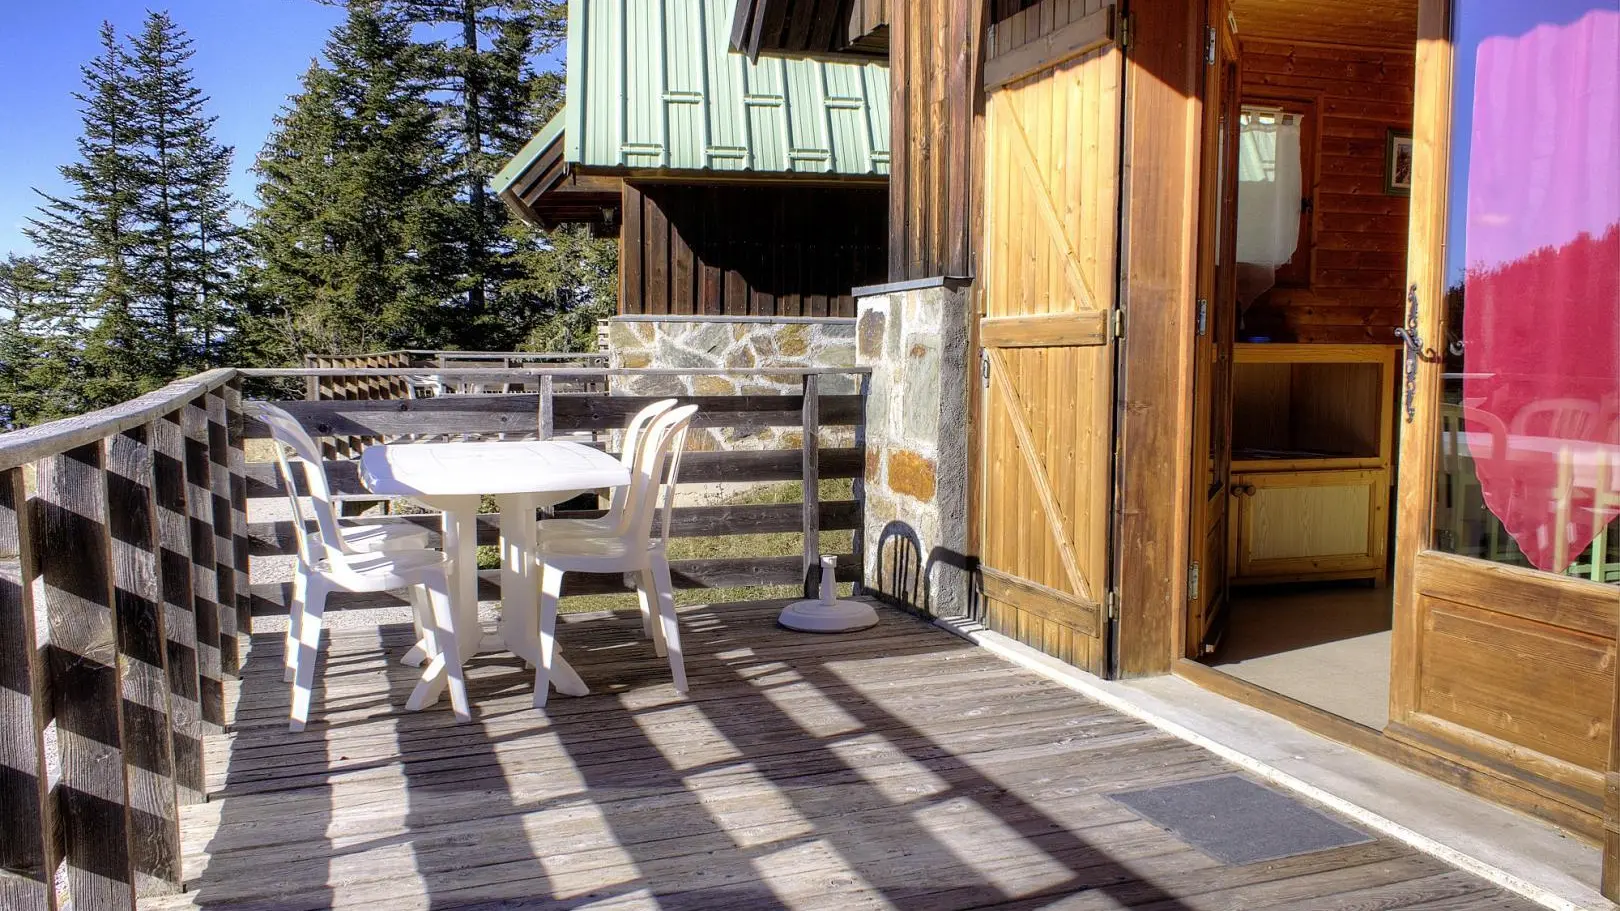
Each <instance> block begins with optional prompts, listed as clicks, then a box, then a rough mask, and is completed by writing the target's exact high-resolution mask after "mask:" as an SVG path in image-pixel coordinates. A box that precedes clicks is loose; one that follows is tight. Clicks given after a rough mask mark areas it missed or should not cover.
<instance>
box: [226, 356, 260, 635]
mask: <svg viewBox="0 0 1620 911" xmlns="http://www.w3.org/2000/svg"><path fill="white" fill-rule="evenodd" d="M224 393H225V436H226V441H227V444H228V445H229V447H230V450H229V454H228V456H227V457H226V471H227V472H228V474H229V478H230V484H229V488H230V500H231V563H232V569H234V570H235V576H236V584H235V589H236V592H235V594H236V633H237V635H238V636H240V637H242V638H243V639H246V638H247V637H249V636H251V635H252V634H253V598H252V595H251V593H250V592H251V588H250V586H249V584H248V583H249V581H250V580H249V579H248V536H247V451H246V450H245V449H244V448H243V444H242V380H241V378H240V377H238V378H237V379H233V380H231V382H230V384H229V385H227V386H226V387H225V389H224Z"/></svg>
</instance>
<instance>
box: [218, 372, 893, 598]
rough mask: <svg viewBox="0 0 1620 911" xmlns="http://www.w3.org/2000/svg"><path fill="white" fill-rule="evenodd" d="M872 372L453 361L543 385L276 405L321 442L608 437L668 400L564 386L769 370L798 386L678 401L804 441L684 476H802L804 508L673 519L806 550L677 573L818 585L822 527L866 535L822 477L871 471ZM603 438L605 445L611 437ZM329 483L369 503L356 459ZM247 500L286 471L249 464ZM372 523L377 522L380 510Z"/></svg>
mask: <svg viewBox="0 0 1620 911" xmlns="http://www.w3.org/2000/svg"><path fill="white" fill-rule="evenodd" d="M404 372H409V371H407V370H403V369H401V368H361V369H359V370H355V371H344V370H341V369H338V368H320V369H309V368H306V369H302V370H294V369H287V370H246V371H243V373H244V374H245V375H247V376H250V377H265V378H274V377H287V376H304V377H309V376H312V375H313V376H315V377H316V378H321V379H325V378H328V377H332V378H335V377H338V376H340V375H345V374H347V375H349V377H350V378H351V379H354V378H363V379H375V380H380V379H386V378H388V377H391V376H395V375H398V374H400V373H404ZM865 373H866V371H864V370H862V369H858V368H825V369H822V368H813V369H802V368H801V369H755V370H732V371H719V372H717V371H714V370H707V369H692V370H657V369H635V370H631V369H619V370H611V369H606V368H568V367H544V368H525V369H509V370H504V371H502V370H484V369H481V368H448V369H446V370H445V371H444V374H445V375H446V376H448V377H451V378H456V377H460V378H464V379H472V378H476V379H482V380H485V381H489V382H497V381H499V382H505V383H510V384H511V385H513V386H528V387H530V388H534V389H536V391H535V392H524V393H496V394H488V393H486V394H478V395H443V396H437V397H433V398H427V399H392V400H356V401H319V402H308V401H304V402H298V401H283V402H278V403H277V404H278V405H280V406H281V407H282V408H285V409H286V410H287V411H289V412H291V413H292V414H293V415H294V416H295V417H297V418H298V419H299V421H300V422H301V423H302V424H303V425H304V428H305V429H306V430H307V431H308V432H309V433H310V434H311V435H312V436H315V437H317V438H357V439H386V440H390V441H408V440H411V439H413V438H421V437H432V438H437V437H444V436H447V435H451V436H454V435H466V436H472V437H486V438H493V437H496V436H503V437H507V438H512V437H517V438H529V439H534V438H539V439H550V438H552V437H554V436H564V435H568V436H574V437H576V438H579V437H582V436H583V437H585V438H586V439H601V440H603V441H604V444H611V443H612V440H611V439H610V437H611V436H612V434H611V431H613V430H616V429H619V428H622V427H623V426H624V424H625V422H626V421H627V420H628V418H629V417H630V415H632V414H634V413H635V412H636V411H637V410H639V409H640V408H641V407H643V406H644V405H646V404H648V403H649V402H652V401H654V400H655V399H656V398H660V397H661V396H621V395H612V396H610V395H606V394H605V393H602V392H596V393H585V392H573V393H568V392H560V391H558V388H559V387H563V386H565V385H569V384H577V383H578V382H579V381H582V380H592V381H595V382H594V385H596V386H598V387H605V385H606V381H607V380H608V378H609V377H612V376H624V377H636V376H669V377H680V376H712V375H719V374H723V375H725V376H729V377H733V378H746V377H748V376H757V377H770V378H773V379H775V380H777V381H780V380H782V379H784V378H789V377H791V378H796V379H798V381H799V390H798V392H797V394H790V395H783V394H772V393H764V394H757V395H735V396H687V397H683V398H682V399H681V400H682V401H683V402H691V403H693V404H696V405H697V406H698V407H699V409H700V410H699V413H698V418H697V421H696V423H695V427H697V428H699V429H700V430H701V429H707V428H730V429H731V430H732V431H734V432H748V431H757V430H761V429H764V428H791V429H793V430H797V431H798V438H799V439H800V440H802V441H803V445H802V446H801V447H799V448H794V449H752V450H731V451H712V450H711V451H693V452H689V453H688V454H687V455H686V457H685V459H684V460H683V462H682V466H681V478H680V480H681V484H682V486H683V487H684V486H688V485H693V486H696V485H713V484H720V483H730V484H749V483H762V482H794V481H797V482H802V485H803V494H802V498H801V501H800V502H798V503H772V504H759V505H725V506H684V507H677V508H676V509H675V512H674V514H673V516H672V518H671V532H672V535H673V536H674V537H677V538H681V537H714V536H722V535H749V534H765V533H780V532H800V533H802V534H803V535H804V541H803V553H802V554H800V555H797V556H782V555H774V556H744V557H722V558H709V559H692V560H676V561H675V562H674V563H673V564H672V566H671V569H672V575H673V577H674V581H675V585H676V587H677V588H731V587H741V586H754V585H793V586H800V585H803V586H806V587H807V588H810V590H813V586H814V583H815V581H816V580H817V579H818V577H819V575H818V574H819V567H820V563H819V559H818V558H819V555H820V551H821V540H820V535H821V532H823V531H853V532H855V533H856V536H857V538H858V535H859V531H860V527H861V515H862V506H861V501H860V490H861V485H860V483H859V482H858V480H857V481H856V483H854V484H853V485H852V488H853V490H854V491H855V493H854V495H853V496H852V497H851V498H849V499H839V500H833V501H825V502H824V501H822V500H821V498H820V483H819V482H820V481H821V480H826V479H859V478H861V477H862V476H863V475H864V472H865V451H864V449H863V448H862V445H861V441H862V440H863V439H864V433H863V432H862V419H863V415H864V399H863V396H862V395H861V394H859V393H858V392H857V391H855V390H856V389H858V388H859V386H860V382H861V378H863V377H864V375H865ZM836 376H844V377H854V378H855V379H854V381H853V382H851V381H846V384H847V385H849V386H850V387H851V391H849V392H847V393H845V394H841V395H824V394H822V392H821V389H822V387H823V385H825V383H826V382H828V380H827V378H828V377H836ZM829 428H847V430H846V431H845V433H844V435H845V436H846V437H847V440H846V442H848V443H849V445H844V446H835V447H827V448H823V447H822V446H821V445H820V444H819V438H820V436H821V435H822V432H823V431H824V430H826V429H829ZM245 433H246V435H247V436H248V437H249V438H254V437H264V436H268V430H267V429H266V428H264V427H263V426H262V425H260V424H259V423H258V422H257V421H256V420H253V419H251V418H250V419H249V420H248V423H247V425H246V428H245ZM604 444H599V445H604ZM326 473H327V477H328V479H329V480H330V482H331V484H332V488H333V491H334V493H335V494H336V495H338V496H340V497H354V498H359V499H365V498H367V497H368V494H367V492H366V490H365V488H364V486H363V485H362V484H361V483H360V478H359V474H358V471H357V464H356V462H355V461H354V460H352V459H348V458H336V459H332V460H330V461H328V462H327V463H326ZM247 477H248V496H249V498H250V499H253V498H259V497H282V496H284V494H283V493H282V489H281V487H280V482H279V479H278V475H277V474H276V472H275V471H274V470H273V465H272V464H271V463H269V462H253V463H249V465H248V468H247ZM599 514H600V513H598V512H593V511H564V512H560V513H558V515H559V516H561V517H570V518H572V517H589V516H593V515H599ZM499 519H500V517H499V515H495V514H490V515H485V516H481V517H480V523H479V536H478V541H479V543H480V544H494V543H496V541H497V535H498V528H499ZM367 521H375V519H374V518H371V519H368V520H367ZM383 521H389V522H411V523H415V524H418V525H422V526H424V527H426V528H429V529H430V530H432V531H434V532H437V530H438V528H439V518H438V516H437V515H416V516H397V517H392V518H388V519H385V520H383ZM249 539H250V542H251V545H252V548H253V553H254V554H255V555H260V556H272V555H286V554H291V553H292V552H293V546H294V545H293V539H292V526H291V524H289V523H285V522H282V523H254V524H253V525H252V526H251V527H250V529H249ZM859 552H860V549H859V542H858V541H857V544H856V546H855V547H852V548H851V552H850V553H845V554H840V555H839V557H840V559H839V578H840V580H841V581H859V578H860V564H861V561H860V560H859V559H857V558H856V556H855V554H857V553H859ZM486 578H487V579H488V580H489V582H490V584H498V574H494V573H491V574H490V575H489V576H487V577H486ZM568 585H569V587H568V588H567V589H566V590H565V594H569V595H574V594H600V593H611V592H623V591H629V590H630V589H628V588H626V587H625V584H624V580H623V578H622V577H620V576H599V577H598V576H583V575H582V576H578V577H574V576H570V577H569V579H568ZM253 594H254V601H255V607H254V610H255V612H271V611H281V610H284V606H283V605H284V604H285V599H286V597H287V596H288V591H287V588H286V586H284V585H275V584H271V585H264V586H255V587H254V591H253Z"/></svg>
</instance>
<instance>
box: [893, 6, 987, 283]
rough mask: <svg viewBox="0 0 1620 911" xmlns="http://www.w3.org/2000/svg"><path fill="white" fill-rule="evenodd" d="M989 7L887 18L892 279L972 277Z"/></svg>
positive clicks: (901, 10)
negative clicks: (983, 44) (982, 70)
mask: <svg viewBox="0 0 1620 911" xmlns="http://www.w3.org/2000/svg"><path fill="white" fill-rule="evenodd" d="M986 12H987V9H986V3H985V0H908V2H905V3H893V4H891V6H890V9H889V93H890V95H889V98H890V103H889V129H890V133H891V137H892V138H891V146H890V148H891V150H892V151H891V153H890V161H889V230H890V235H889V237H890V239H889V280H890V281H906V280H910V279H920V278H935V277H939V276H949V277H953V278H969V277H972V276H973V275H975V274H976V270H977V266H976V262H975V259H976V254H975V251H976V245H977V238H978V233H979V228H978V224H979V211H978V209H979V204H978V199H979V189H978V188H979V185H980V183H981V180H982V175H981V174H980V173H978V170H977V168H976V162H978V161H979V159H980V156H981V154H982V153H981V147H982V144H983V119H984V92H983V88H982V80H981V78H980V66H981V62H980V61H981V55H980V53H979V46H980V43H981V39H982V36H983V34H984V26H985V21H984V19H985V14H986Z"/></svg>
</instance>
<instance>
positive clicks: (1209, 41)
mask: <svg viewBox="0 0 1620 911" xmlns="http://www.w3.org/2000/svg"><path fill="white" fill-rule="evenodd" d="M1204 62H1205V63H1207V64H1209V65H1210V66H1214V65H1215V26H1213V25H1206V26H1204Z"/></svg>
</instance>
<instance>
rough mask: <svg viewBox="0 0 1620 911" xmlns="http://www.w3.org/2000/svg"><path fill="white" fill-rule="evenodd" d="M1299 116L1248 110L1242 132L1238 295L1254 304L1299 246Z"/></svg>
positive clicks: (1240, 148)
mask: <svg viewBox="0 0 1620 911" xmlns="http://www.w3.org/2000/svg"><path fill="white" fill-rule="evenodd" d="M1299 171H1300V166H1299V122H1298V120H1297V119H1295V118H1293V117H1286V116H1283V115H1279V114H1272V113H1255V112H1249V111H1245V112H1244V114H1243V122H1242V124H1241V129H1240V131H1239V134H1238V217H1237V261H1238V264H1239V268H1238V299H1239V302H1240V303H1241V304H1242V305H1243V306H1244V307H1248V306H1249V305H1250V304H1252V303H1254V300H1255V298H1257V297H1259V296H1260V295H1261V294H1264V293H1265V292H1266V291H1267V290H1268V289H1270V288H1271V286H1272V285H1274V284H1276V282H1277V268H1278V267H1279V266H1281V265H1283V264H1284V263H1286V262H1288V261H1289V260H1290V259H1293V257H1294V250H1295V248H1297V247H1298V246H1299V207H1300V201H1301V200H1302V199H1303V195H1304V194H1303V191H1302V188H1301V185H1300V173H1299Z"/></svg>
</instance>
